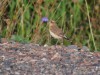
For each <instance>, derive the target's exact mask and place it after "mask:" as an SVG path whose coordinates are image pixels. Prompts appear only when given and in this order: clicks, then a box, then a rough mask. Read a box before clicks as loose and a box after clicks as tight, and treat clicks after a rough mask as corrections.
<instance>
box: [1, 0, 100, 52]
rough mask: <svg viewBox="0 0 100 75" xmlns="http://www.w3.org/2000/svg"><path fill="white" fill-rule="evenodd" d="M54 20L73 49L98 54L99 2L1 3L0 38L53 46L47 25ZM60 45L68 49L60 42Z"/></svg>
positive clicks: (34, 0) (3, 0)
mask: <svg viewBox="0 0 100 75" xmlns="http://www.w3.org/2000/svg"><path fill="white" fill-rule="evenodd" d="M43 17H47V18H49V20H51V19H52V20H55V21H56V22H57V25H58V26H59V27H60V28H62V30H63V32H64V33H65V35H66V36H68V37H70V38H71V39H72V40H73V44H74V45H79V46H88V47H89V48H90V49H91V51H100V0H1V1H0V36H2V37H3V38H7V39H13V40H15V41H18V42H33V43H38V44H41V45H44V44H49V45H53V44H56V42H57V40H56V39H53V38H51V37H50V34H49V31H48V23H42V22H41V18H43ZM64 45H66V46H67V45H70V43H69V42H68V41H64Z"/></svg>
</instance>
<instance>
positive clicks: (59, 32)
mask: <svg viewBox="0 0 100 75" xmlns="http://www.w3.org/2000/svg"><path fill="white" fill-rule="evenodd" d="M50 30H51V31H52V32H53V33H56V35H59V36H61V37H63V32H62V30H61V29H60V28H58V26H57V25H52V26H50Z"/></svg>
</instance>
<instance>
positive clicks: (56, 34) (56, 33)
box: [49, 20, 69, 40]
mask: <svg viewBox="0 0 100 75" xmlns="http://www.w3.org/2000/svg"><path fill="white" fill-rule="evenodd" d="M49 32H50V35H51V36H52V37H53V38H55V39H58V40H63V39H66V40H69V38H67V37H66V36H65V35H64V33H63V31H62V30H61V29H60V28H59V27H58V26H57V24H56V22H55V21H53V20H51V21H50V22H49Z"/></svg>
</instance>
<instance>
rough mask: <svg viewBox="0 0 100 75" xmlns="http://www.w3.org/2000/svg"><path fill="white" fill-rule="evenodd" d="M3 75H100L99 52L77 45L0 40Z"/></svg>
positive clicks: (0, 68)
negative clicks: (3, 41) (48, 44)
mask: <svg viewBox="0 0 100 75" xmlns="http://www.w3.org/2000/svg"><path fill="white" fill-rule="evenodd" d="M0 75H100V53H99V52H89V49H88V48H87V47H85V46H83V48H82V49H81V50H79V49H78V47H77V46H76V45H70V46H67V47H66V46H59V45H57V46H46V45H45V46H39V45H38V44H32V43H30V44H21V43H17V42H9V43H1V44H0Z"/></svg>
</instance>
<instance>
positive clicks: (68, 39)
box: [64, 36, 72, 43]
mask: <svg viewBox="0 0 100 75" xmlns="http://www.w3.org/2000/svg"><path fill="white" fill-rule="evenodd" d="M64 39H66V40H67V41H70V42H71V43H72V40H70V38H68V37H66V36H64Z"/></svg>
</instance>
